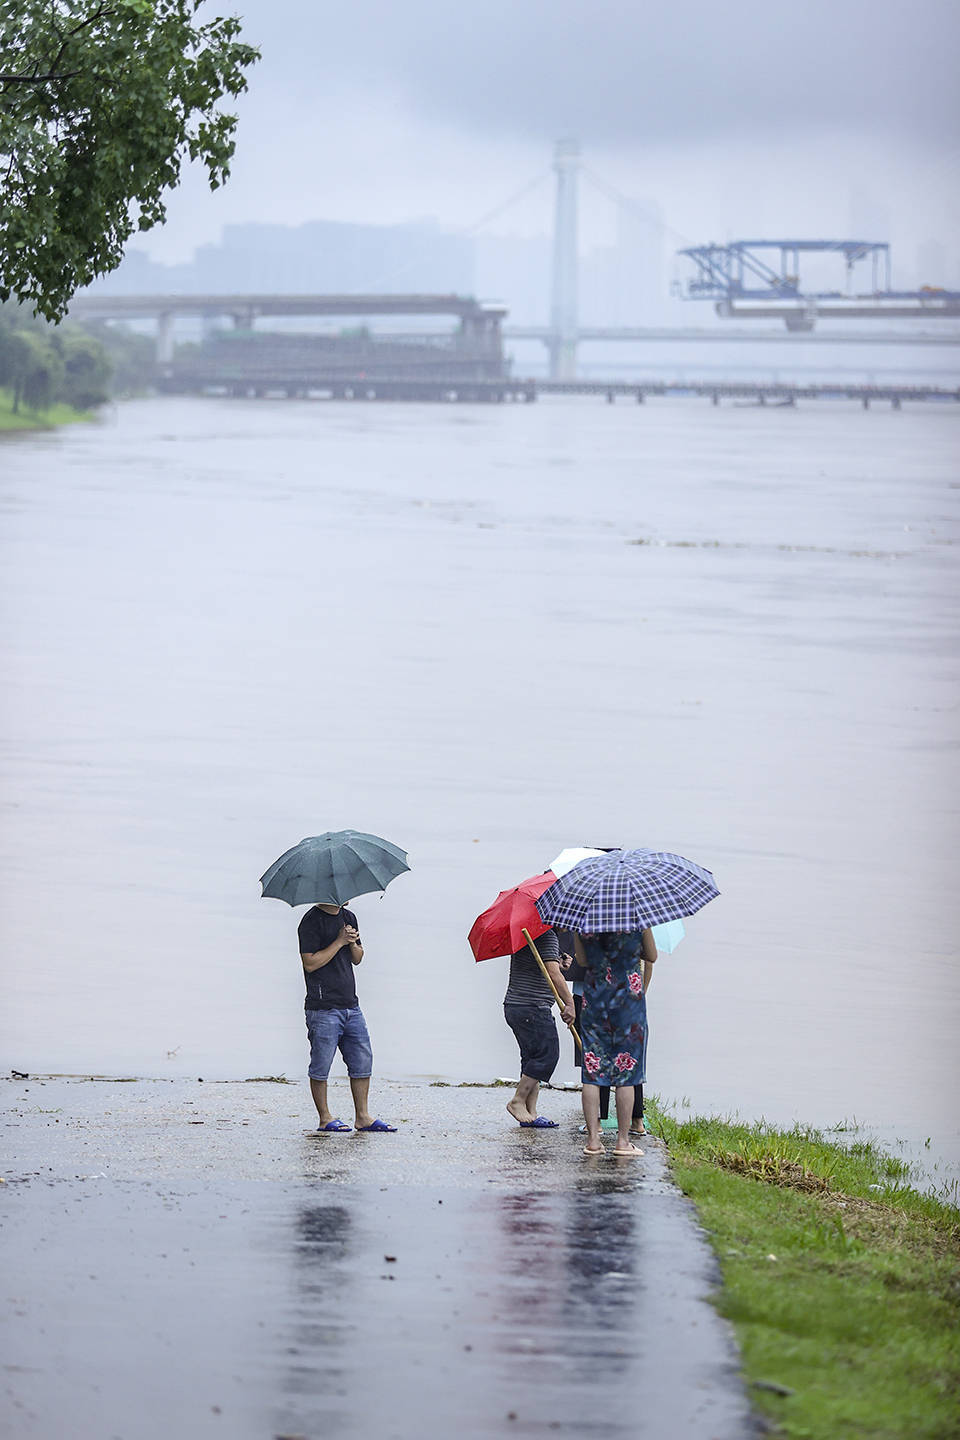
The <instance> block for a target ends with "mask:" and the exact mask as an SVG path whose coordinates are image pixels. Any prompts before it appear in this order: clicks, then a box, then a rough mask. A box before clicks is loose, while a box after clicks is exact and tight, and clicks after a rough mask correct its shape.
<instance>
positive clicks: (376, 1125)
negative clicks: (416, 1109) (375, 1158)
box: [357, 1120, 397, 1135]
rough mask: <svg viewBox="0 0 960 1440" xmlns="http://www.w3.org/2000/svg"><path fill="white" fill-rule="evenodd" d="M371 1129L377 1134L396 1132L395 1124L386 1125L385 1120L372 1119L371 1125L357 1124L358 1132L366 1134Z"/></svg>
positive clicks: (394, 1133) (392, 1133) (393, 1133)
mask: <svg viewBox="0 0 960 1440" xmlns="http://www.w3.org/2000/svg"><path fill="white" fill-rule="evenodd" d="M371 1130H372V1131H374V1132H375V1133H376V1134H377V1135H385V1134H389V1135H396V1133H397V1127H396V1125H388V1124H387V1122H386V1121H385V1120H374V1122H373V1124H372V1125H358V1126H357V1133H358V1134H359V1133H361V1132H362V1133H364V1134H367V1135H368V1134H369V1133H370V1131H371Z"/></svg>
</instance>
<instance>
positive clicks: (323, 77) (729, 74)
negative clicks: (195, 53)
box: [136, 0, 960, 279]
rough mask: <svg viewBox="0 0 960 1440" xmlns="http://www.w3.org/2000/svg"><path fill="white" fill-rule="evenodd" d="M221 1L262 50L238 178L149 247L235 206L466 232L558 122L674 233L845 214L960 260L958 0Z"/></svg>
mask: <svg viewBox="0 0 960 1440" xmlns="http://www.w3.org/2000/svg"><path fill="white" fill-rule="evenodd" d="M204 8H205V9H208V10H209V11H210V13H211V14H213V13H214V10H213V3H212V0H207V5H206V6H205V7H204ZM227 8H234V9H236V11H237V12H238V13H240V14H241V15H242V17H243V19H244V29H245V37H246V38H247V39H248V40H250V41H251V42H252V43H255V44H258V45H259V46H260V47H261V48H262V51H263V60H262V62H261V63H260V64H259V65H258V66H256V67H255V68H254V70H253V71H252V72H251V77H250V93H249V95H248V96H247V97H245V98H244V100H243V101H242V103H241V106H240V112H241V125H240V129H239V134H238V149H237V156H236V160H235V163H234V174H233V177H232V179H231V181H230V182H229V183H228V185H227V187H226V189H225V190H224V191H223V192H221V193H219V194H217V195H215V196H210V195H209V194H208V193H206V192H205V189H204V186H203V183H202V178H201V177H200V176H199V175H193V176H191V177H190V178H189V179H188V181H187V183H186V184H185V185H184V187H183V188H182V190H181V191H180V192H179V193H178V195H177V196H176V197H175V198H174V199H173V200H172V202H171V206H170V217H171V218H170V223H169V224H168V226H167V227H166V229H165V231H164V232H163V233H159V232H154V234H153V235H152V236H150V237H143V239H142V240H139V241H138V242H136V243H139V244H141V245H143V246H144V248H147V249H149V251H150V252H151V253H152V254H154V255H155V256H156V258H158V259H171V260H172V259H180V258H186V256H187V255H188V254H189V252H190V251H191V250H192V248H193V247H194V245H196V244H197V243H201V242H203V241H205V240H215V239H216V238H217V237H218V235H219V232H220V229H221V227H222V226H223V225H224V224H228V223H232V222H237V221H244V220H262V219H274V220H277V221H281V222H287V223H291V224H296V223H299V222H301V221H303V220H310V219H321V218H326V219H343V220H362V221H374V222H375V221H381V222H393V221H399V220H409V219H416V218H420V217H424V216H433V217H436V218H437V219H438V220H439V221H440V222H441V223H442V224H443V225H444V226H445V227H448V228H450V229H461V228H466V227H468V226H470V225H471V224H472V223H473V222H475V221H477V220H478V219H480V217H482V216H483V215H485V214H486V213H487V212H489V211H492V210H494V209H495V208H496V207H497V206H498V205H499V203H500V202H501V201H503V200H504V199H505V198H506V197H507V196H509V195H510V194H511V193H513V192H514V191H516V190H518V189H520V188H521V187H522V186H523V185H524V184H525V183H526V182H527V181H532V180H533V179H534V178H535V177H536V176H537V175H538V174H544V175H546V174H547V172H549V167H550V159H551V152H552V148H553V144H554V141H555V140H556V139H557V138H558V137H559V136H561V135H572V136H576V137H577V138H578V139H579V140H580V142H581V145H582V147H583V153H584V160H585V164H586V165H587V167H588V168H589V170H590V171H592V172H593V173H595V174H597V175H599V176H600V177H602V178H603V179H604V180H606V181H607V182H608V183H612V184H613V185H615V186H617V187H618V188H619V189H620V190H622V191H623V192H625V193H627V194H628V195H631V196H635V197H637V198H638V199H639V200H641V201H644V202H646V201H653V202H656V203H657V204H658V205H659V207H660V209H661V211H662V213H663V215H664V218H665V220H666V221H667V223H668V224H669V226H670V227H671V230H672V232H675V233H671V235H670V237H669V238H670V242H671V244H672V243H673V241H674V240H676V242H677V243H680V237H683V238H687V239H689V240H691V241H705V240H709V239H724V238H735V237H736V236H745V235H748V234H754V235H757V234H766V235H780V234H786V233H793V234H797V235H807V236H809V235H814V234H829V235H834V236H839V235H841V234H844V233H850V232H851V231H853V230H856V231H860V232H864V231H870V232H871V233H870V234H867V235H864V236H863V238H869V239H872V238H877V239H884V238H890V239H891V240H892V241H893V242H894V244H895V247H899V248H902V249H904V250H905V251H906V252H907V253H906V254H905V255H904V259H906V260H909V262H910V265H911V267H912V265H913V262H914V260H915V252H916V248H917V246H918V245H919V244H920V243H922V242H923V241H925V240H929V239H933V240H939V241H941V242H942V243H943V244H944V245H945V247H946V249H947V251H948V253H950V254H953V255H955V256H956V260H955V262H953V263H954V264H955V266H956V264H960V256H957V255H956V251H957V242H956V238H955V237H956V236H957V233H958V231H960V118H958V109H960V102H958V95H960V87H958V86H957V83H956V57H957V54H958V52H960V0H842V3H838V0H799V3H798V0H791V3H789V4H787V3H782V0H763V3H761V0H728V3H727V4H725V5H724V4H717V3H716V0H670V3H667V4H664V3H661V0H658V3H656V4H654V3H648V0H633V3H627V0H348V3H346V4H344V3H343V0H240V3H238V4H237V5H236V6H234V7H229V6H228V7H227ZM217 9H220V6H219V5H218V6H217ZM202 14H203V11H201V15H202ZM550 207H551V190H550V184H549V181H548V180H546V179H545V180H544V182H543V183H542V184H541V185H539V187H534V188H533V190H532V191H531V193H530V194H529V195H527V196H526V197H525V199H524V200H522V201H521V202H520V203H518V204H517V205H515V206H513V207H511V208H508V209H507V210H505V211H504V212H503V213H502V214H501V215H499V216H498V217H497V218H496V219H495V220H494V221H492V222H491V223H490V225H489V226H488V227H487V228H488V230H490V231H492V232H495V233H525V234H530V233H539V232H543V231H546V230H547V229H548V228H549V224H550ZM582 216H583V221H582V233H583V240H584V244H585V245H587V246H589V245H590V244H591V243H596V242H598V241H603V240H605V239H607V238H608V237H609V236H610V234H611V233H612V225H613V221H614V211H613V207H612V206H611V205H610V203H609V201H607V200H604V198H603V197H602V195H601V194H600V193H599V192H596V191H593V190H591V189H590V187H589V186H588V185H585V187H584V193H583V203H582ZM951 278H953V279H960V275H958V276H956V277H951Z"/></svg>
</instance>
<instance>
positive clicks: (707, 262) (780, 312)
mask: <svg viewBox="0 0 960 1440" xmlns="http://www.w3.org/2000/svg"><path fill="white" fill-rule="evenodd" d="M770 252H779V265H777V264H775V263H771V261H770V260H769V259H767V255H768V254H769V253H770ZM677 253H678V254H679V255H685V256H687V258H688V259H690V260H692V261H693V264H694V265H695V266H696V274H695V275H694V276H693V278H692V279H690V280H688V282H687V286H686V290H685V291H681V294H682V295H683V298H684V299H688V300H713V301H714V302H715V304H716V309H717V313H718V315H722V316H724V317H727V316H733V317H736V318H737V319H741V320H744V319H767V320H769V319H778V320H783V321H784V323H785V325H786V327H787V329H788V330H793V331H805V332H809V331H811V330H813V328H814V326H815V324H816V323H817V321H818V320H821V319H823V320H827V319H842V320H850V319H854V320H859V319H864V318H877V317H879V318H888V319H897V320H942V319H955V318H957V317H960V291H957V290H945V289H942V288H940V287H938V286H934V285H925V286H923V287H922V288H921V289H919V290H894V289H893V288H892V286H891V283H890V246H889V245H888V244H887V243H886V242H881V241H876V240H733V241H731V242H730V243H729V244H728V245H693V246H689V247H688V248H686V249H684V250H679V251H678V252H677ZM814 254H816V255H828V256H838V257H841V258H842V259H843V262H844V266H845V270H846V277H845V278H846V284H845V286H844V289H843V290H804V289H802V288H801V280H800V257H801V255H814ZM863 261H868V262H869V264H870V268H871V284H870V288H869V289H868V290H865V291H861V292H857V291H855V290H854V288H853V286H854V282H853V271H854V268H855V266H857V265H859V264H860V263H861V262H863Z"/></svg>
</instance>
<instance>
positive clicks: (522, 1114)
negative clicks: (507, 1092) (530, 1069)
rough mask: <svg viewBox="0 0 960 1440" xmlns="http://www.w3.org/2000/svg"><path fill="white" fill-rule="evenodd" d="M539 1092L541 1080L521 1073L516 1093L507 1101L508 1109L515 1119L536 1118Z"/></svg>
mask: <svg viewBox="0 0 960 1440" xmlns="http://www.w3.org/2000/svg"><path fill="white" fill-rule="evenodd" d="M539 1094H540V1081H539V1080H534V1078H533V1076H532V1075H521V1076H520V1083H519V1085H518V1086H517V1090H516V1094H515V1095H514V1097H513V1099H512V1100H508V1101H507V1110H508V1111H509V1113H510V1114H511V1115H512V1116H513V1118H514V1120H516V1121H518V1122H519V1121H521V1120H536V1118H537V1096H538V1095H539Z"/></svg>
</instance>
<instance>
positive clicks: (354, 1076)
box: [305, 1005, 373, 1080]
mask: <svg viewBox="0 0 960 1440" xmlns="http://www.w3.org/2000/svg"><path fill="white" fill-rule="evenodd" d="M305 1013H306V1017H307V1034H308V1036H309V1037H310V1069H309V1070H308V1071H307V1074H308V1075H309V1076H310V1079H311V1080H326V1078H327V1076H328V1075H329V1074H330V1066H331V1065H332V1064H333V1057H334V1055H336V1053H337V1051H338V1050H339V1051H340V1054H341V1055H342V1056H343V1059H344V1063H345V1064H346V1067H347V1074H348V1075H349V1076H350V1079H351V1080H365V1079H366V1078H367V1076H368V1075H371V1074H372V1073H373V1047H372V1046H371V1044H370V1035H369V1033H368V1031H367V1022H366V1020H364V1018H363V1011H362V1010H361V1009H360V1006H359V1005H352V1006H351V1007H350V1009H349V1010H307V1011H306V1012H305Z"/></svg>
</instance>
